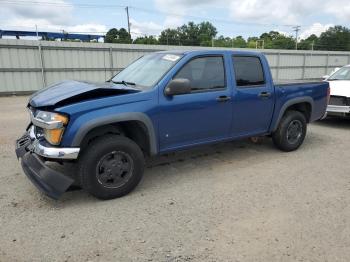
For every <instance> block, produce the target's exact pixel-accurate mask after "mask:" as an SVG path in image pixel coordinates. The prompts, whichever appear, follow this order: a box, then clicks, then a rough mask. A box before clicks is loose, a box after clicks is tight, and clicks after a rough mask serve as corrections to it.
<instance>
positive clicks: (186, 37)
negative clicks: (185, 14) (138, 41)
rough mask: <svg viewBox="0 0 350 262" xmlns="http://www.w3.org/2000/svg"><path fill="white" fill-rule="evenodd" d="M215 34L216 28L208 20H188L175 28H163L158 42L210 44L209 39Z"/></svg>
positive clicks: (168, 43)
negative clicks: (199, 21)
mask: <svg viewBox="0 0 350 262" xmlns="http://www.w3.org/2000/svg"><path fill="white" fill-rule="evenodd" d="M216 34H217V30H216V28H215V27H214V26H213V25H212V24H211V23H210V22H202V23H200V24H196V23H194V22H188V23H187V24H183V25H182V26H180V27H178V28H176V29H170V28H167V29H165V30H163V31H162V32H161V34H160V37H159V43H160V44H163V45H187V46H188V45H195V46H197V45H202V46H211V41H212V39H214V38H215V36H216Z"/></svg>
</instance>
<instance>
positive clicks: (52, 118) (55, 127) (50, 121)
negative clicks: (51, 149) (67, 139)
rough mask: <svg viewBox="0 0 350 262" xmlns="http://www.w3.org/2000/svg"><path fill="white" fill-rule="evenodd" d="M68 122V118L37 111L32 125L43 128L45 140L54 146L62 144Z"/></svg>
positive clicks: (53, 113)
mask: <svg viewBox="0 0 350 262" xmlns="http://www.w3.org/2000/svg"><path fill="white" fill-rule="evenodd" d="M68 120H69V119H68V116H65V115H63V114H59V113H55V112H46V111H37V113H36V116H35V117H34V116H33V115H32V123H33V124H34V125H35V126H37V127H40V128H42V130H43V135H44V138H45V139H46V141H47V142H49V143H50V144H52V145H58V144H60V143H61V139H62V136H63V132H64V129H65V126H66V125H67V124H68Z"/></svg>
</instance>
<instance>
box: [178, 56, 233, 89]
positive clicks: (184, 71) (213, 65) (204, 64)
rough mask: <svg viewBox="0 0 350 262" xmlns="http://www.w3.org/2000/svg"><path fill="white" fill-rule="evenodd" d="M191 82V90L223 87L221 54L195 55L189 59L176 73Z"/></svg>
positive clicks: (223, 73) (223, 72)
mask: <svg viewBox="0 0 350 262" xmlns="http://www.w3.org/2000/svg"><path fill="white" fill-rule="evenodd" d="M176 78H186V79H188V80H190V82H191V89H192V91H205V90H210V89H217V88H225V86H226V85H225V68H224V61H223V57H222V56H208V57H197V58H194V59H192V60H191V61H189V62H188V63H187V64H186V65H185V66H184V67H182V68H181V69H180V70H179V72H178V73H177V74H176V76H175V77H174V79H176Z"/></svg>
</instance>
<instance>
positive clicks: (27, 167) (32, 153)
mask: <svg viewBox="0 0 350 262" xmlns="http://www.w3.org/2000/svg"><path fill="white" fill-rule="evenodd" d="M78 154H79V148H55V147H47V146H46V145H44V144H43V142H40V141H39V140H38V139H37V138H36V137H35V133H34V126H33V125H31V126H30V127H29V129H28V130H27V131H26V132H25V133H24V135H23V136H22V137H21V138H19V139H18V140H17V141H16V156H17V158H18V159H21V165H22V169H23V171H24V173H25V174H26V176H27V177H28V178H29V179H30V180H31V182H32V183H33V184H34V185H35V186H36V187H37V188H38V189H39V190H40V191H42V192H43V193H45V194H46V195H47V196H49V197H51V198H53V199H58V198H59V197H60V196H61V195H62V194H63V193H64V192H66V191H67V189H68V188H69V186H71V185H72V184H73V182H74V180H73V179H72V178H70V177H67V176H65V175H64V174H62V173H60V172H58V171H56V170H54V169H52V168H50V167H49V166H47V165H46V163H45V160H46V159H55V160H60V159H76V158H77V157H78Z"/></svg>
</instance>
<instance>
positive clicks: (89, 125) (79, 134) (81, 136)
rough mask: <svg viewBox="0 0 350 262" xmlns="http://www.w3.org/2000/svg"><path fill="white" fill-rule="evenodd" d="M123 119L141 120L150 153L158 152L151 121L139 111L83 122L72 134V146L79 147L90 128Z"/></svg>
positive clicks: (123, 120)
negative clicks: (145, 130)
mask: <svg viewBox="0 0 350 262" xmlns="http://www.w3.org/2000/svg"><path fill="white" fill-rule="evenodd" d="M125 121H139V122H142V123H143V124H144V125H145V126H146V128H147V131H148V137H149V143H150V151H151V152H150V153H151V155H156V154H158V144H157V139H156V134H155V131H154V127H153V124H152V121H151V119H150V118H149V117H148V116H147V115H146V114H144V113H139V112H130V113H121V114H118V115H112V116H106V117H103V118H98V119H93V120H91V121H89V122H87V123H85V124H84V125H83V126H81V127H80V128H79V130H78V132H77V133H76V135H75V136H74V139H73V142H72V146H73V147H79V146H80V143H81V142H82V140H83V139H84V137H85V136H86V135H87V133H88V132H89V131H91V130H92V129H94V128H95V127H99V126H103V125H108V124H114V123H118V122H125Z"/></svg>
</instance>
